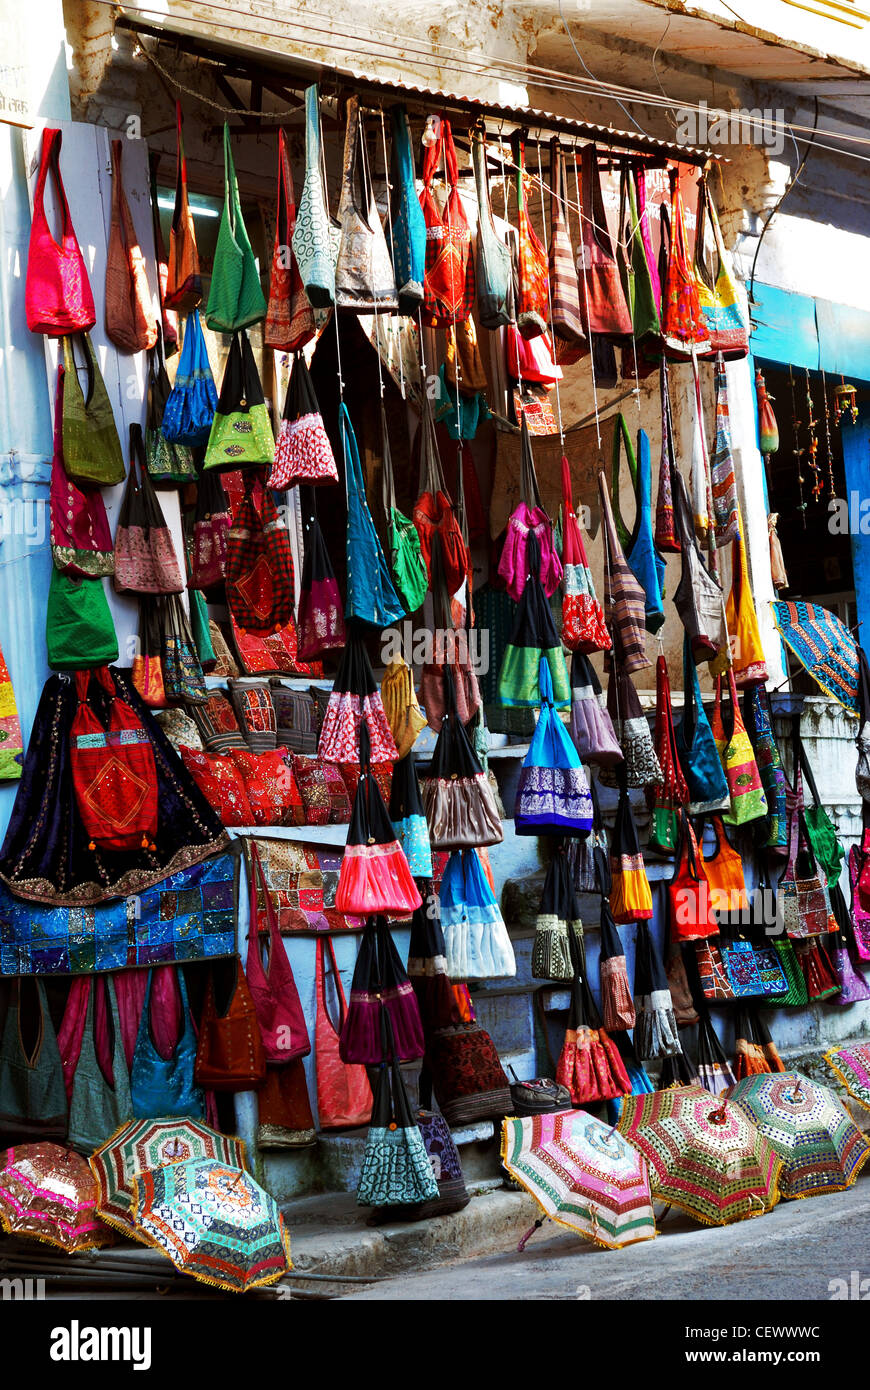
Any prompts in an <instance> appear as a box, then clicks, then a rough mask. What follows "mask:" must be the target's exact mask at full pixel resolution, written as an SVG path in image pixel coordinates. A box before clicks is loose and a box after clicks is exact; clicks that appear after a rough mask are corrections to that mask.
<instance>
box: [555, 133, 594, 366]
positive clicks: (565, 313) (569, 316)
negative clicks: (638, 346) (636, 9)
mask: <svg viewBox="0 0 870 1390" xmlns="http://www.w3.org/2000/svg"><path fill="white" fill-rule="evenodd" d="M566 188H567V178H566V175H565V156H564V154H563V153H562V148H561V146H560V144H559V138H558V136H554V137H553V139H552V140H551V141H550V247H549V271H550V293H551V297H552V321H553V333H554V334H555V336H556V337H557V338H559V339H561V340H562V342H563V343H567V344H570V345H571V346H572V347H575V348H581V349H582V350H583V351H584V352H585V351H588V349H589V344H588V342H587V339H586V334H585V333H584V331H583V312H582V309H581V307H580V286H579V283H578V280H577V268H576V266H575V264H574V249H573V247H572V246H571V234H570V232H569V231H568V223H567V220H566V216H565V208H566V206H567V202H566Z"/></svg>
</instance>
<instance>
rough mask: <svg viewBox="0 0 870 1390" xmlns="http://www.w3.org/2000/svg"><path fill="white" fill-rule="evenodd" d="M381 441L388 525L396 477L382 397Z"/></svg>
mask: <svg viewBox="0 0 870 1390" xmlns="http://www.w3.org/2000/svg"><path fill="white" fill-rule="evenodd" d="M381 443H382V448H383V458H382V461H381V489H382V497H383V503H384V515H385V517H386V519H387V525H388V526H389V524H390V520H391V518H392V515H393V512H394V511H395V510H396V479H395V475H394V473H393V457H392V454H391V452H390V435H389V431H388V429H387V412H386V410H385V408H384V402H383V397H382V398H381ZM312 491H313V489H312Z"/></svg>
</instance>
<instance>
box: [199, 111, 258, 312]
mask: <svg viewBox="0 0 870 1390" xmlns="http://www.w3.org/2000/svg"><path fill="white" fill-rule="evenodd" d="M265 317H266V296H265V295H264V294H263V288H262V286H261V284H260V276H259V273H258V271H257V263H256V261H255V260H254V252H253V250H252V249H251V242H250V239H249V237H248V233H247V229H246V228H245V223H244V219H243V217H242V204H241V202H240V200H239V185H238V181H237V179H236V169H235V165H234V164H233V151H232V143H231V141H230V128H229V126H228V125H227V123H226V121H225V122H224V210H223V213H222V215H221V224H220V227H219V229H218V237H217V247H216V248H215V253H214V263H213V265H212V272H211V285H210V287H209V291H208V304H207V305H206V308H205V321H206V323H207V324H208V326H209V328H212V329H214V330H215V331H216V332H218V333H235V331H236V329H238V328H248V327H249V326H250V325H251V324H252V323H256V322H257V321H258V320H259V319H264V318H265Z"/></svg>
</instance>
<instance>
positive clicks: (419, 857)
mask: <svg viewBox="0 0 870 1390" xmlns="http://www.w3.org/2000/svg"><path fill="white" fill-rule="evenodd" d="M389 810H390V821H391V822H392V826H393V829H394V831H395V832H396V839H397V840H398V842H399V844H400V845H401V846H402V850H403V852H404V855H405V858H406V859H407V861H408V867H409V868H410V870H411V873H412V875H413V876H414V878H416V879H421V878H425V879H430V878H431V877H432V848H431V846H430V844H429V827H428V825H427V824H426V813H425V811H424V810H423V801H422V798H421V795H420V783H419V781H418V780H417V765H416V759H415V757H414V754H413V753H407V754H405V756H404V757H403V758H400V759H399V761H398V762H397V763H396V765H395V767H394V768H393V780H392V783H391V785H390V807H389Z"/></svg>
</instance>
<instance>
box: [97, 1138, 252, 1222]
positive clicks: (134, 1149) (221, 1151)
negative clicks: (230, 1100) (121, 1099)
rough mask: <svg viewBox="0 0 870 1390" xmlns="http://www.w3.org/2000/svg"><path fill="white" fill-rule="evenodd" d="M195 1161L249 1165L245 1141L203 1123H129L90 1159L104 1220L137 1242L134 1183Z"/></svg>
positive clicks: (238, 1165)
mask: <svg viewBox="0 0 870 1390" xmlns="http://www.w3.org/2000/svg"><path fill="white" fill-rule="evenodd" d="M193 1158H218V1159H220V1160H221V1162H223V1163H229V1164H231V1165H232V1167H234V1168H245V1167H246V1166H247V1165H246V1162H245V1146H244V1144H243V1143H242V1141H241V1139H233V1138H231V1137H229V1136H228V1135H225V1134H219V1133H218V1131H217V1130H216V1129H211V1128H210V1127H209V1126H208V1125H205V1124H202V1123H201V1122H200V1121H199V1120H186V1119H172V1118H167V1119H161V1120H128V1121H127V1122H126V1123H125V1124H123V1125H121V1128H120V1129H118V1130H116V1131H115V1133H114V1134H113V1135H112V1136H111V1138H109V1139H107V1140H106V1142H105V1144H102V1145H101V1146H100V1148H98V1149H97V1150H96V1152H95V1153H93V1154H92V1155H91V1157H90V1158H89V1159H88V1162H89V1164H90V1166H91V1172H92V1173H93V1175H94V1177H95V1178H96V1180H97V1190H98V1195H97V1209H98V1211H99V1213H100V1216H101V1217H102V1219H103V1220H104V1221H108V1223H109V1225H110V1226H116V1227H117V1228H118V1230H119V1231H123V1233H124V1234H125V1235H128V1236H129V1235H133V1236H137V1237H138V1236H139V1232H138V1231H137V1230H136V1225H135V1222H134V1220H133V1217H132V1214H131V1206H132V1203H133V1178H134V1177H135V1176H136V1174H137V1173H144V1172H145V1170H146V1169H149V1168H162V1167H163V1166H164V1165H165V1164H167V1163H186V1162H187V1161H188V1160H189V1159H193Z"/></svg>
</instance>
